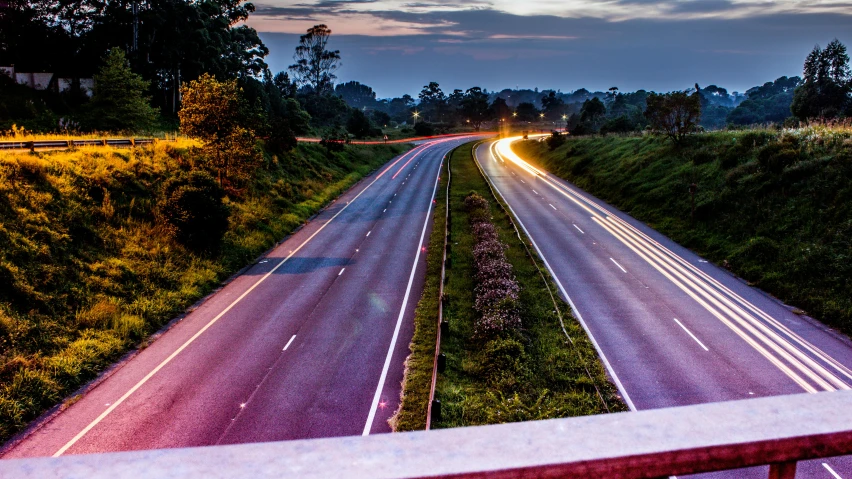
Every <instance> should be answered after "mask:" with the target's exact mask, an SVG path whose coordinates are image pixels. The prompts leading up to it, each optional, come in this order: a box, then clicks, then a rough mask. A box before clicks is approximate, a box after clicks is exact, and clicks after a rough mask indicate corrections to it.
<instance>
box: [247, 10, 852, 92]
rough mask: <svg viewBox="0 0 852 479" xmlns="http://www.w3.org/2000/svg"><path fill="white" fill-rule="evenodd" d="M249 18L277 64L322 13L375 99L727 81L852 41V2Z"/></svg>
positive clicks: (768, 76) (738, 85) (346, 63)
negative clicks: (428, 87)
mask: <svg viewBox="0 0 852 479" xmlns="http://www.w3.org/2000/svg"><path fill="white" fill-rule="evenodd" d="M256 6H257V12H256V13H255V14H254V15H253V16H252V17H251V18H250V19H249V22H248V23H249V25H251V26H253V27H254V28H256V29H257V30H258V31H259V32H261V37H262V38H263V40H264V42H265V43H266V44H267V45H268V46H269V49H270V54H269V57H268V58H267V62H268V63H269V65H270V68H271V69H272V70H273V72H277V71H280V70H284V69H286V68H287V66H289V65H290V64H291V63H292V56H293V49H294V48H295V46H296V44H297V42H298V36H299V34H301V33H304V31H305V30H306V29H307V28H309V27H311V26H313V25H315V24H318V23H325V24H326V25H328V26H329V27H330V28H331V29H332V31H333V35H332V38H331V41H330V44H329V46H330V48H331V49H333V50H340V53H341V56H342V58H343V67H342V68H341V69H340V70H339V71H338V81H349V80H357V81H360V82H362V83H365V84H367V85H370V86H371V87H373V89H374V90H375V91H376V93H377V94H378V96H379V97H382V98H383V97H391V96H399V95H402V94H403V93H409V94H411V95H413V96H415V97H416V94H417V93H418V92H419V91H420V88H421V87H422V86H423V85H425V84H426V83H428V82H429V81H437V82H439V83H440V84H441V87H442V88H443V90H444V91H445V92H450V91H452V90H453V89H454V88H461V89H466V88H469V87H471V86H481V87H485V88H488V89H489V90H495V89H496V90H500V89H503V88H514V87H516V86H519V87H521V88H534V87H538V88H540V89H548V88H553V89H559V90H562V91H566V92H567V91H571V90H576V89H578V88H581V87H584V88H588V89H590V90H605V89H607V88H609V87H612V86H617V87H619V88H620V89H621V90H623V91H630V90H636V89H640V88H643V89H647V90H655V91H670V90H675V89H685V88H689V87H691V86H693V85H694V84H695V83H696V82H698V83H699V84H701V86H706V85H710V84H716V85H719V86H722V87H725V88H727V89H728V90H729V91H740V92H742V91H745V90H746V89H748V88H750V87H752V86H755V85H758V84H762V83H764V82H766V81H771V80H774V79H775V78H777V77H779V76H782V75H788V76H792V75H799V74H801V68H802V62H803V60H804V58H805V56H806V55H807V53H808V52H809V51H810V50H811V48H813V46H814V45H815V44H821V45H825V44H826V43H828V42H829V41H831V40H832V39H833V38H835V37H836V38H838V39H840V41H842V42H844V43H845V44H847V45H849V46H852V2H850V1H836V0H823V1H797V0H777V1H759V0H668V1H653V0H609V1H594V0H559V1H554V0H548V1H538V2H517V1H509V0H474V1H469V2H456V1H452V0H423V1H418V0H410V1H406V0H354V1H334V0H320V1H311V0H301V1H284V0H259V1H257V2H256Z"/></svg>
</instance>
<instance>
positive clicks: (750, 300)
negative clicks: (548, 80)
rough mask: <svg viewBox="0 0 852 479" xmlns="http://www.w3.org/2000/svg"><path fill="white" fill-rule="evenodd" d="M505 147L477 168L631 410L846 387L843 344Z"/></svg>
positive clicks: (851, 464) (818, 471)
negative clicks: (541, 261)
mask: <svg viewBox="0 0 852 479" xmlns="http://www.w3.org/2000/svg"><path fill="white" fill-rule="evenodd" d="M515 140H516V139H507V140H500V141H496V142H486V143H483V144H482V145H481V146H479V147H478V149H477V150H476V156H477V161H478V163H479V164H480V166H481V167H482V169H483V171H484V172H485V173H486V175H487V176H488V177H489V178H490V180H491V182H492V184H493V185H494V187H495V188H496V189H497V190H498V192H499V194H500V195H502V197H503V198H504V200H505V201H506V202H507V204H508V205H509V206H510V208H511V209H512V211H513V213H514V214H515V216H516V218H517V219H518V221H519V223H521V224H522V226H523V228H524V230H525V231H526V233H527V235H528V236H529V237H530V238H531V240H532V241H533V242H534V246H535V247H536V249H537V250H538V252H539V254H540V255H541V256H542V257H543V258H544V260H545V262H546V263H547V266H548V268H549V270H550V272H551V274H552V275H553V277H554V278H555V279H556V281H557V284H558V286H559V287H560V288H561V292H562V294H563V296H564V297H565V298H566V299H567V300H568V301H569V302H570V303H571V306H572V308H573V309H574V311H575V313H576V316H577V317H578V318H579V319H580V321H581V322H583V327H584V328H585V329H586V330H587V332H588V333H589V335H590V336H591V337H592V338H593V342H594V343H595V346H596V348H597V349H598V352H599V354H600V355H601V357H602V358H603V359H604V362H605V365H606V366H607V369H608V371H609V373H610V376H611V378H612V379H613V381H614V382H615V383H616V386H617V387H618V389H619V391H620V392H621V394H622V396H623V398H624V399H625V401H626V402H627V403H628V405H629V406H630V408H631V409H634V410H636V409H651V408H663V407H670V406H680V405H688V404H697V403H706V402H716V401H727V400H735V399H743V398H749V397H759V396H770V395H781V394H795V393H805V392H808V393H816V392H821V391H833V390H840V389H850V387H852V342H850V341H849V339H848V338H846V337H844V336H842V335H840V334H838V333H836V332H834V331H832V330H830V329H828V328H826V327H825V326H824V325H821V324H819V323H818V322H816V321H814V320H812V319H810V318H807V317H804V316H800V315H796V314H794V313H793V312H792V311H791V309H790V308H789V307H787V306H785V305H784V304H782V303H780V302H779V301H777V300H776V299H774V298H771V297H769V296H768V295H766V294H764V293H762V292H760V291H758V290H756V289H754V288H751V287H749V286H748V285H747V284H746V283H745V282H743V281H742V280H740V279H738V278H736V277H734V276H732V275H731V274H730V273H728V272H727V271H725V270H723V269H721V268H718V267H716V266H715V265H713V264H710V263H708V262H707V261H705V260H703V259H702V258H700V257H699V256H697V255H695V254H694V253H692V252H691V251H689V250H687V249H685V248H683V247H681V246H679V245H678V244H676V243H674V242H673V241H671V240H670V239H668V238H666V237H665V236H663V235H661V234H659V233H657V232H656V231H654V230H652V229H651V228H649V227H647V226H646V225H644V224H642V223H641V222H639V221H636V220H635V219H633V218H631V217H630V216H629V215H627V214H625V213H622V212H621V211H618V210H617V209H615V208H613V207H612V206H609V205H607V204H606V203H604V202H603V201H600V200H598V199H596V198H594V197H592V196H591V195H589V194H587V193H585V192H583V191H581V190H580V189H578V188H577V187H575V186H573V185H571V184H570V183H568V182H565V181H563V180H561V179H559V178H556V177H555V176H553V175H550V174H548V173H547V172H545V171H543V170H541V169H538V168H536V167H535V166H533V165H531V164H529V163H527V162H526V161H524V160H523V159H521V158H519V157H518V155H516V154H515V153H514V152H513V151H512V150H511V146H510V145H511V143H512V142H513V141H515ZM766 471H767V469H766V468H754V469H749V470H743V471H734V472H731V473H716V474H711V475H707V476H708V477H714V478H716V477H737V478H751V477H754V478H765V477H766V474H767V472H766ZM797 477H803V478H804V477H815V478H825V479H838V478H852V460H850V458H832V459H828V460H822V461H810V462H806V463H801V464H800V465H799V470H798V474H797Z"/></svg>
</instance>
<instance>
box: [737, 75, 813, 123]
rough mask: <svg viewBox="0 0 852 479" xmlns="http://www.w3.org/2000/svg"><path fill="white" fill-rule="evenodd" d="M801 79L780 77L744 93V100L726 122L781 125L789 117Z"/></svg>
mask: <svg viewBox="0 0 852 479" xmlns="http://www.w3.org/2000/svg"><path fill="white" fill-rule="evenodd" d="M801 81H802V79H801V78H799V77H789V78H788V77H786V76H783V77H780V78H778V79H777V80H775V81H774V82H766V83H764V84H763V85H761V86H756V87H754V88H750V89H749V90H748V91H746V99H745V100H744V101H743V102H742V103H740V104H739V105H737V107H736V108H734V109H733V110H731V112H730V113H728V117H727V122H728V123H731V124H734V125H754V124H761V123H783V122H784V120H786V119H787V118H788V117H790V115H791V113H790V107H791V105H792V103H793V92H794V91H795V90H796V87H798V86H799V84H800V83H801Z"/></svg>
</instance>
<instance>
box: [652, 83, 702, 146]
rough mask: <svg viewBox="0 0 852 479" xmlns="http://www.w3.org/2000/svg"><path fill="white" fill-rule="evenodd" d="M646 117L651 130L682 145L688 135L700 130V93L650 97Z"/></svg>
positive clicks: (686, 92)
mask: <svg viewBox="0 0 852 479" xmlns="http://www.w3.org/2000/svg"><path fill="white" fill-rule="evenodd" d="M647 103H648V107H647V108H646V110H645V117H646V118H647V119H648V122H649V123H650V126H651V129H652V130H653V131H654V132H656V133H659V134H663V135H665V136H666V137H668V138H670V139H671V140H672V141H673V142H674V143H680V142H681V141H682V140H683V139H684V138H685V137H686V136H687V135H689V134H690V133H693V132H695V131H697V130H698V119H699V118H700V117H701V97H700V95H699V93H698V92H695V93H693V94H690V93H689V91H676V92H672V93H661V94H658V93H651V94H650V95H648V100H647Z"/></svg>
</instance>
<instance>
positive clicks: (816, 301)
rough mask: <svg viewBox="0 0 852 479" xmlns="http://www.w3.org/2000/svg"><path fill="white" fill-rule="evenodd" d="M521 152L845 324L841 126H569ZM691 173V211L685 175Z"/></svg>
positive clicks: (847, 252)
mask: <svg viewBox="0 0 852 479" xmlns="http://www.w3.org/2000/svg"><path fill="white" fill-rule="evenodd" d="M514 148H515V151H516V152H517V153H518V154H519V155H521V156H522V157H523V158H524V159H527V160H529V161H531V162H532V163H533V164H538V165H540V166H541V167H543V168H545V169H546V170H548V171H550V172H553V173H555V174H556V175H559V176H561V177H563V178H565V179H567V180H569V181H572V182H573V183H575V184H576V185H578V186H579V187H581V188H583V189H584V190H586V191H588V192H590V193H592V194H594V195H596V196H598V197H600V198H602V199H604V200H606V201H608V202H610V203H611V204H614V205H615V206H617V207H618V208H620V209H622V210H624V211H627V212H628V213H630V214H631V215H633V216H634V217H636V218H637V219H639V220H641V221H644V222H646V223H647V224H649V225H650V226H652V227H653V228H655V229H657V230H658V231H660V232H662V233H663V234H666V235H667V236H669V237H670V238H672V239H673V240H675V241H677V242H678V243H680V244H682V245H684V246H686V247H689V248H691V249H693V250H694V251H696V252H698V253H699V254H701V255H703V256H705V257H707V258H708V259H710V260H712V261H713V262H715V263H717V264H721V265H723V266H725V267H729V268H730V269H731V270H732V271H733V272H734V273H736V274H738V275H739V276H741V277H743V278H745V279H746V280H748V281H750V282H751V283H753V284H754V285H755V286H757V287H759V288H761V289H763V290H765V291H767V292H769V293H771V294H773V295H775V296H777V297H778V298H780V299H781V300H783V301H785V302H788V303H789V304H793V305H795V306H797V307H800V308H803V309H804V310H806V311H807V312H808V313H809V314H811V315H814V316H815V317H817V318H818V319H820V320H822V321H824V322H825V323H826V324H829V325H831V326H834V327H836V328H839V329H840V330H842V331H844V332H845V333H847V334H850V333H852V281H850V278H852V129H849V128H842V127H837V128H826V127H809V128H805V129H800V130H789V131H784V132H778V131H771V130H756V131H750V132H744V131H738V132H714V133H705V134H700V135H694V136H693V137H690V138H688V141H687V142H686V143H685V144H684V145H682V147H675V146H673V145H672V144H670V143H669V142H667V141H665V140H663V139H659V138H654V137H604V138H576V139H571V140H568V141H567V143H566V144H565V145H563V146H561V147H559V148H557V149H556V150H554V151H550V150H549V148H548V146H547V144H546V143H539V142H532V141H531V142H524V143H522V144H516V145H515V147H514ZM692 183H695V184H696V185H697V192H696V195H695V218H694V220H693V219H692V218H691V204H690V201H691V200H690V193H689V187H690V184H692Z"/></svg>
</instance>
